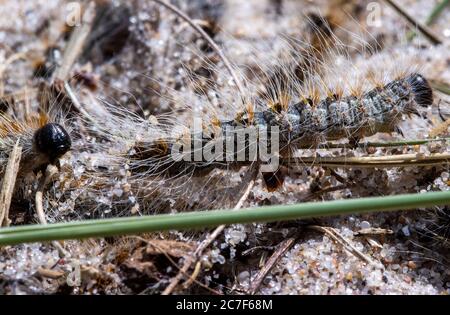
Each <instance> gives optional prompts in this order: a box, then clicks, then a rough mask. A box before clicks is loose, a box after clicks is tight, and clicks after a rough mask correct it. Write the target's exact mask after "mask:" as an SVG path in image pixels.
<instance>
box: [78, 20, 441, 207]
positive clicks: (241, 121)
mask: <svg viewBox="0 0 450 315" xmlns="http://www.w3.org/2000/svg"><path fill="white" fill-rule="evenodd" d="M315 24H317V22H316V23H315ZM323 24H324V25H327V24H326V23H322V28H321V29H317V28H315V31H316V32H317V33H316V35H317V36H315V41H314V43H313V44H312V43H311V44H308V43H307V42H304V41H296V40H292V39H289V38H288V39H287V40H285V39H283V41H284V43H285V44H286V45H285V47H286V48H285V49H286V51H287V53H284V54H282V56H281V57H278V58H279V59H277V60H276V62H273V61H272V62H271V63H270V65H272V64H275V65H276V66H275V67H274V68H273V67H270V66H269V68H268V69H267V68H264V66H262V65H264V62H265V61H264V60H263V61H262V62H260V64H262V65H260V64H259V63H258V59H256V60H257V61H255V64H256V68H255V67H253V68H251V69H250V71H248V69H242V70H241V72H240V74H241V77H242V78H244V79H245V84H246V91H245V92H246V93H248V94H246V95H239V94H238V93H236V91H235V90H234V87H233V86H230V85H228V84H227V82H226V81H225V82H224V81H223V80H221V79H220V76H219V75H218V81H217V82H214V83H213V84H206V85H205V83H204V82H203V81H201V80H199V78H198V76H196V75H194V74H192V73H190V74H191V79H190V81H191V83H192V85H193V89H192V90H181V91H175V90H173V89H169V88H167V87H166V88H167V89H168V91H169V94H166V95H160V98H161V100H162V101H164V102H167V103H169V104H173V107H174V108H175V109H176V110H175V111H174V112H168V113H166V114H163V115H157V116H151V117H150V118H149V119H143V118H142V117H140V116H138V115H136V114H134V113H132V112H129V111H128V110H126V109H124V108H121V107H120V106H117V105H113V104H112V103H103V104H102V102H98V101H95V100H94V99H93V97H92V95H91V93H90V92H87V91H85V92H84V93H83V94H82V95H80V97H81V98H82V99H83V101H84V103H86V104H88V106H90V108H92V109H93V110H92V114H94V116H95V115H96V116H97V118H96V119H95V121H92V120H91V121H89V122H88V123H87V126H88V128H89V129H90V130H91V131H92V133H93V134H98V135H101V138H102V139H104V140H106V139H109V140H106V141H104V142H103V143H96V144H95V145H96V146H97V149H98V147H102V148H103V149H101V150H99V151H103V153H99V154H100V155H101V156H102V158H101V160H103V161H106V162H104V163H102V166H101V168H102V171H101V172H94V174H95V175H94V176H95V179H94V180H93V181H94V182H95V183H97V184H96V187H102V184H99V182H98V180H99V178H103V180H102V182H103V183H104V182H107V178H108V177H111V176H112V177H115V178H116V177H119V178H122V179H123V180H124V181H125V182H126V185H129V186H131V190H132V191H134V194H133V196H140V197H142V198H143V200H144V205H145V204H147V203H148V204H147V206H148V207H149V209H153V210H155V209H158V208H159V207H160V206H162V207H166V205H167V202H169V203H172V204H176V205H177V206H176V207H177V208H178V209H182V208H185V207H190V206H189V204H195V206H196V207H197V208H199V207H204V206H200V204H203V203H204V204H206V205H212V204H224V201H223V200H224V199H226V198H229V197H230V196H229V195H235V194H236V190H235V189H231V188H230V187H231V186H230V185H229V184H227V183H226V180H225V179H226V177H227V176H230V175H223V174H222V175H219V176H216V175H217V174H221V173H220V172H221V171H222V170H223V171H229V170H234V171H236V170H239V169H240V168H241V167H242V166H249V165H252V164H254V163H261V162H263V164H264V163H265V162H267V160H264V161H261V160H258V154H256V155H255V154H250V153H249V152H248V150H249V149H250V148H251V147H253V148H254V145H255V143H256V151H259V149H260V147H259V138H258V136H257V137H256V138H252V139H250V138H244V140H243V145H242V147H241V148H240V149H241V151H242V150H243V151H245V152H244V154H243V156H244V158H243V159H239V158H238V156H239V155H240V152H239V151H240V150H239V148H238V143H237V142H238V141H237V139H236V138H235V134H234V133H232V134H228V133H227V128H232V129H234V131H237V132H239V131H240V130H244V131H245V129H248V128H253V129H254V130H256V131H257V132H258V131H259V130H265V132H266V138H268V139H270V138H271V136H272V135H277V136H278V140H277V141H278V143H277V147H276V148H275V147H272V144H270V143H268V144H266V147H268V151H270V152H271V157H273V158H277V157H281V158H283V159H288V158H289V157H290V156H291V155H293V154H295V152H296V151H297V150H298V149H300V148H307V149H314V148H315V147H317V145H318V144H320V143H322V142H324V141H334V140H340V139H349V141H350V142H352V143H355V142H357V141H358V140H359V139H360V138H362V137H366V136H371V135H374V134H376V133H379V132H387V133H390V132H395V131H397V132H401V130H400V128H399V123H400V121H402V120H403V118H404V116H409V115H410V114H419V112H420V111H421V108H425V107H427V106H429V105H431V104H432V102H433V93H432V90H431V88H430V85H429V83H428V81H427V79H426V78H425V77H424V76H423V75H422V74H420V71H417V69H414V67H412V66H411V64H410V66H409V67H406V68H402V67H401V66H400V67H397V66H396V65H394V66H392V65H391V64H390V63H388V62H386V59H384V60H383V59H381V60H377V59H376V58H377V57H378V56H377V54H376V52H373V51H371V52H370V54H368V55H364V53H361V51H362V52H364V51H365V50H366V49H367V48H366V47H365V46H367V45H368V44H367V43H366V42H364V41H362V40H360V42H358V43H357V44H355V46H358V45H359V46H361V47H362V48H361V51H359V53H360V54H361V55H362V56H363V58H364V59H363V60H362V63H363V66H361V65H356V64H352V61H351V60H350V59H351V57H350V54H351V53H352V49H353V50H354V49H355V48H354V47H355V46H348V45H344V44H343V43H342V42H341V41H340V40H339V39H337V38H336V36H335V34H334V33H333V32H332V31H331V30H330V29H329V27H327V26H323ZM324 29H325V30H324ZM330 42H331V44H330ZM370 48H371V47H369V50H370ZM356 50H357V49H356ZM356 52H357V53H358V50H357V51H356ZM353 53H354V52H353ZM194 54H196V53H195V51H194ZM286 55H287V56H286ZM371 55H373V56H371ZM196 56H197V57H198V58H200V60H203V59H207V58H206V57H204V55H203V54H202V53H201V52H200V53H198V54H196ZM335 61H336V62H339V64H338V63H335ZM371 62H377V63H381V62H386V63H387V64H389V65H391V68H392V69H387V70H386V69H384V70H383V71H382V72H380V71H378V73H376V72H377V71H375V69H373V68H371V67H370V66H369V67H368V66H367V64H369V65H370V64H371ZM206 65H209V67H210V71H211V72H212V73H217V74H220V72H221V71H220V69H218V66H217V65H215V64H211V63H208V62H206ZM366 68H368V69H366ZM348 69H351V71H348ZM374 72H375V73H374ZM299 73H301V74H302V75H299ZM267 78H268V79H267ZM143 79H145V78H143ZM150 80H151V79H150ZM284 80H288V81H287V82H288V83H289V84H283V82H284ZM336 81H337V82H336ZM152 82H153V81H152ZM86 96H88V98H86ZM243 99H244V100H246V102H247V103H245V104H243V103H242V100H243ZM233 108H235V109H236V110H237V114H236V112H235V113H231V114H230V113H228V112H229V110H230V109H233ZM193 117H194V118H195V117H201V118H202V119H201V123H200V127H199V128H197V130H191V129H190V128H191V127H192V126H193V125H194V124H193V123H191V120H192V118H193ZM230 117H231V118H230ZM88 120H90V119H88ZM275 129H277V130H276V131H275ZM269 141H270V140H269ZM195 143H197V146H196V145H195ZM216 144H221V146H219V147H221V148H222V150H223V151H221V152H220V153H219V154H216V153H217V152H215V151H214V150H212V151H211V146H212V147H214V146H215V145H216ZM191 145H192V146H191ZM227 146H231V147H232V148H233V149H234V150H231V152H232V153H231V155H230V153H229V152H227ZM175 147H178V148H180V147H182V148H183V149H182V150H181V151H178V153H181V156H182V157H181V158H180V156H178V158H174V156H173V151H174V148H175ZM192 147H193V150H192ZM184 148H188V149H187V150H184ZM228 148H229V147H228ZM272 149H273V150H272ZM205 151H209V153H212V155H213V156H214V158H217V157H219V158H218V159H214V158H213V159H205V158H204V152H205ZM105 152H107V153H105ZM196 155H198V156H200V159H198V158H196ZM255 156H256V158H255ZM99 163H100V162H99ZM124 168H125V169H124ZM109 171H110V172H112V173H109ZM213 171H215V173H216V174H215V175H210V173H211V172H213ZM217 171H218V172H217ZM262 171H263V179H264V182H265V184H266V187H267V188H268V190H269V191H273V190H276V189H278V188H279V187H280V186H281V185H282V184H283V181H284V176H285V175H283V170H282V168H278V165H275V168H271V169H269V170H268V171H265V170H262ZM118 172H119V173H120V172H122V174H127V175H125V176H124V175H120V176H119V175H118V174H119V173H118ZM101 173H103V174H101ZM195 177H198V178H199V180H197V179H195ZM114 186H115V187H114V188H113V187H110V186H108V185H107V186H106V187H105V188H104V189H105V190H103V189H102V190H101V195H102V196H104V195H107V196H112V195H111V191H116V190H118V191H122V190H121V189H120V188H118V187H116V186H119V187H120V184H117V183H116V184H114ZM129 186H126V190H123V191H130V187H129ZM235 186H236V185H235ZM235 188H236V187H235ZM236 189H237V190H239V185H237V188H236ZM186 190H187V191H195V193H193V194H192V195H191V194H188V195H186V193H185V192H186ZM119 194H120V195H122V193H119ZM123 196H129V194H128V193H125V195H123ZM123 196H122V197H123ZM225 196H227V197H225ZM116 197H117V196H116ZM184 197H188V199H190V200H186V202H180V198H181V199H183V198H184ZM113 199H117V198H114V197H113V198H112V200H113ZM119 199H120V198H119ZM192 199H194V200H196V201H194V202H193V201H192ZM205 199H206V202H205ZM133 200H134V197H133ZM201 200H203V201H201ZM114 203H116V202H112V204H114ZM116 204H117V203H116ZM156 204H158V205H159V206H156ZM227 205H228V203H227Z"/></svg>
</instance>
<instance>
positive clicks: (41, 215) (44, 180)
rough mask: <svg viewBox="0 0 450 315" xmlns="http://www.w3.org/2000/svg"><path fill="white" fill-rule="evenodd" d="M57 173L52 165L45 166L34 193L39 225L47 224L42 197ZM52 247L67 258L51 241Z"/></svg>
mask: <svg viewBox="0 0 450 315" xmlns="http://www.w3.org/2000/svg"><path fill="white" fill-rule="evenodd" d="M56 172H57V168H56V166H53V165H49V166H47V169H46V170H45V174H43V175H42V177H41V179H40V181H39V184H38V189H37V191H36V195H35V197H34V200H35V206H36V214H37V216H38V220H39V223H40V224H43V225H45V224H47V219H46V218H45V212H44V207H43V195H44V190H45V186H47V184H48V182H49V181H50V180H51V179H52V178H53V176H54V175H55V174H56ZM52 244H53V246H55V247H56V249H57V250H58V252H59V254H60V255H61V256H62V257H68V256H69V253H68V252H67V251H66V250H65V249H64V248H63V247H62V246H61V244H60V243H58V241H53V242H52Z"/></svg>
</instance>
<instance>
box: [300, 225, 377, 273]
mask: <svg viewBox="0 0 450 315" xmlns="http://www.w3.org/2000/svg"><path fill="white" fill-rule="evenodd" d="M308 228H309V229H311V230H315V231H319V232H322V233H324V234H326V235H328V236H329V237H330V238H331V239H332V240H334V241H335V242H336V243H338V244H341V245H342V246H343V247H344V248H345V249H347V250H348V251H349V252H350V253H352V254H353V255H355V256H356V257H358V258H359V259H361V260H363V261H365V262H366V263H368V264H370V265H372V266H377V265H376V264H375V263H374V262H373V261H372V259H370V258H369V257H368V256H367V255H365V254H364V253H362V252H361V251H360V250H358V249H357V248H356V247H355V246H353V245H352V244H351V243H350V242H349V241H348V240H347V239H346V238H345V237H343V236H342V235H341V234H340V233H339V232H338V231H336V230H335V229H333V228H330V227H324V226H318V225H310V226H308Z"/></svg>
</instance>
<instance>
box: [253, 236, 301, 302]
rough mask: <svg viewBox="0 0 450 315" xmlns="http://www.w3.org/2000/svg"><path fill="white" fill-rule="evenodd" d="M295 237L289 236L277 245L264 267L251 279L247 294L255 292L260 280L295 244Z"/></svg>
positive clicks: (260, 282) (261, 280) (262, 279)
mask: <svg viewBox="0 0 450 315" xmlns="http://www.w3.org/2000/svg"><path fill="white" fill-rule="evenodd" d="M296 240H297V238H295V237H290V238H288V239H286V240H284V241H282V242H281V243H280V244H279V245H278V246H277V249H276V250H275V252H274V253H273V254H272V256H270V258H269V259H268V260H267V263H266V264H265V265H264V267H263V268H262V269H261V270H260V271H259V272H258V274H257V275H256V277H255V279H253V280H252V284H251V286H250V288H249V290H248V293H249V294H252V295H253V294H255V293H256V292H257V291H258V290H259V287H260V286H261V284H262V282H263V281H264V279H265V278H266V276H267V274H268V273H269V272H270V270H272V268H273V267H274V266H275V264H276V263H277V261H278V260H279V259H280V258H281V257H283V255H284V254H285V253H286V252H287V251H288V250H289V249H290V248H291V247H292V246H293V245H294V244H295V241H296Z"/></svg>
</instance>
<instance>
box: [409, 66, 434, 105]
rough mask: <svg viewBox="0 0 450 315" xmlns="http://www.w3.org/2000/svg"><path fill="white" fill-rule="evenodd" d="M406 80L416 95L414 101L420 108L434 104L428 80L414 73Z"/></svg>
mask: <svg viewBox="0 0 450 315" xmlns="http://www.w3.org/2000/svg"><path fill="white" fill-rule="evenodd" d="M406 80H407V82H408V83H409V85H410V86H411V89H412V91H413V93H414V101H415V102H416V103H417V104H418V105H419V106H422V107H427V106H430V105H431V104H433V90H432V89H431V86H430V84H429V83H428V81H427V79H425V78H424V77H423V76H422V75H420V74H418V73H414V74H412V75H410V76H409V77H408V78H407V79H406Z"/></svg>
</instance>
